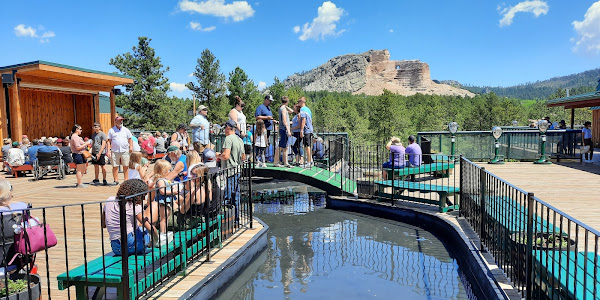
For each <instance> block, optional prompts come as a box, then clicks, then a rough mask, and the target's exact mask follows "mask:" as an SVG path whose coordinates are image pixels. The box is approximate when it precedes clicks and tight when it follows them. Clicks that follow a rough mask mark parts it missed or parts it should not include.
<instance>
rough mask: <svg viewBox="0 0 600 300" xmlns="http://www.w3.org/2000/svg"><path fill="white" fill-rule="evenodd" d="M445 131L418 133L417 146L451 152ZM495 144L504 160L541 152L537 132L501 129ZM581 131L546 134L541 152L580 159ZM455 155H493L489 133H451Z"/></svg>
mask: <svg viewBox="0 0 600 300" xmlns="http://www.w3.org/2000/svg"><path fill="white" fill-rule="evenodd" d="M451 136H452V135H451V134H450V133H449V132H443V131H438V132H419V133H418V135H417V140H418V143H419V144H423V143H429V144H430V146H431V151H432V152H435V153H448V154H450V152H451V140H452V139H451ZM498 142H499V149H498V150H499V155H501V156H502V157H503V158H504V159H505V160H518V161H533V160H536V159H538V158H539V156H540V153H541V138H540V132H539V131H538V130H505V131H504V133H503V134H502V136H501V137H500V139H499V140H498ZM581 143H582V140H581V130H574V129H561V130H549V131H547V132H546V143H545V148H546V149H545V151H546V154H547V155H549V156H550V157H552V158H558V159H560V158H567V159H569V158H571V159H581V150H580V148H581V146H582V145H581ZM455 149H456V150H455V151H456V152H455V154H456V155H462V156H464V157H466V158H468V159H471V160H478V161H480V160H488V159H491V158H492V157H493V156H494V152H495V141H494V138H493V137H492V134H491V131H459V132H457V133H456V134H455Z"/></svg>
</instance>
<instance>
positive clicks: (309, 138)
mask: <svg viewBox="0 0 600 300" xmlns="http://www.w3.org/2000/svg"><path fill="white" fill-rule="evenodd" d="M310 144H312V133H305V134H304V137H303V138H302V145H304V147H310Z"/></svg>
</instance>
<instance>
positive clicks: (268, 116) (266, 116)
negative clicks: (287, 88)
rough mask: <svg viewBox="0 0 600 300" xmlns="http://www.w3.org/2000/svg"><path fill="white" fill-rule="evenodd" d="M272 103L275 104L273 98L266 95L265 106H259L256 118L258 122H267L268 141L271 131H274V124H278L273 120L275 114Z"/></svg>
mask: <svg viewBox="0 0 600 300" xmlns="http://www.w3.org/2000/svg"><path fill="white" fill-rule="evenodd" d="M271 103H273V96H271V95H266V96H265V100H264V101H263V104H261V105H259V106H258V107H257V108H256V112H255V113H254V116H255V117H256V120H263V121H264V122H265V128H266V129H267V139H269V137H270V136H271V130H273V123H274V122H276V121H275V120H273V112H272V111H271V108H270V107H269V106H271Z"/></svg>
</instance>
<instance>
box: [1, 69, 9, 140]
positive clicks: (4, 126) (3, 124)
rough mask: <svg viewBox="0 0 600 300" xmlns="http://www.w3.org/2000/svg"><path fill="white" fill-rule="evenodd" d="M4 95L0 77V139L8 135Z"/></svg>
mask: <svg viewBox="0 0 600 300" xmlns="http://www.w3.org/2000/svg"><path fill="white" fill-rule="evenodd" d="M4 95H5V90H4V85H2V79H1V78H0V127H2V130H0V141H1V140H3V139H4V138H5V137H8V123H7V120H8V118H7V116H6V97H5V96H4Z"/></svg>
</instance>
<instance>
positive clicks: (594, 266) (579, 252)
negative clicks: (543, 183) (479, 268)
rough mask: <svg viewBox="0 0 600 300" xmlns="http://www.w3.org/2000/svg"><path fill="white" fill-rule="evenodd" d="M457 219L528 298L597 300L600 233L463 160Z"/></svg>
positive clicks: (599, 282)
mask: <svg viewBox="0 0 600 300" xmlns="http://www.w3.org/2000/svg"><path fill="white" fill-rule="evenodd" d="M460 189H461V206H460V215H461V216H463V217H464V218H465V219H466V220H467V222H468V223H469V224H470V225H471V227H472V228H473V229H474V230H475V232H476V233H477V234H478V235H479V238H480V240H481V246H482V248H483V247H485V248H486V249H487V251H488V252H489V253H490V254H491V255H492V256H493V257H494V260H495V261H496V263H497V265H498V266H499V267H500V268H501V269H502V271H503V272H504V273H505V274H506V276H507V277H509V278H510V280H511V281H512V283H513V284H514V286H515V287H516V288H517V289H518V290H519V291H520V292H521V294H522V296H523V297H525V298H526V299H538V298H540V299H542V298H543V299H546V298H549V299H598V298H599V296H600V274H599V273H600V261H599V260H600V257H599V256H598V255H599V254H600V252H599V250H600V249H599V239H600V232H598V231H597V230H595V229H593V228H591V227H589V226H588V225H586V224H584V223H582V222H580V221H578V220H577V219H575V218H573V217H571V216H569V215H568V214H566V213H564V212H562V211H560V210H559V209H557V208H555V207H553V206H552V205H550V204H548V203H546V202H544V201H542V200H541V199H538V198H536V197H535V196H534V195H533V193H528V192H526V191H524V190H522V189H520V188H518V187H515V186H513V185H512V184H510V183H508V182H507V181H505V180H503V179H501V178H499V177H497V176H496V175H494V174H492V173H490V172H489V171H487V170H485V168H483V167H480V166H478V165H476V164H474V163H472V162H471V161H470V160H468V159H466V158H461V162H460Z"/></svg>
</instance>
